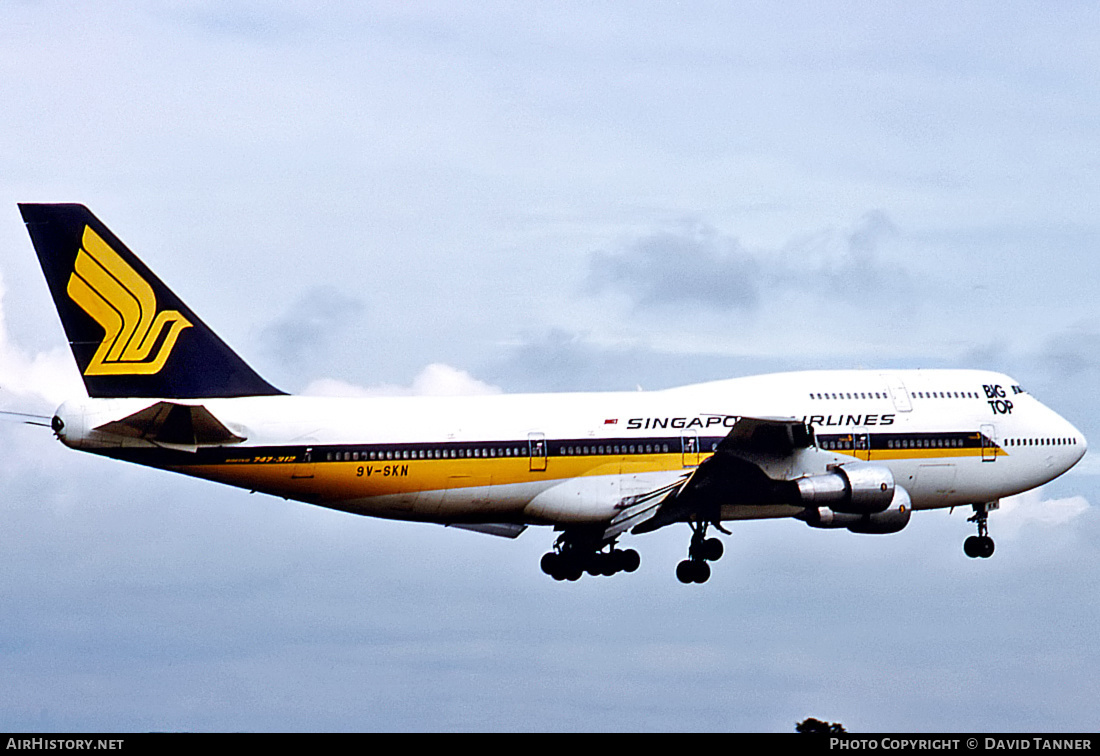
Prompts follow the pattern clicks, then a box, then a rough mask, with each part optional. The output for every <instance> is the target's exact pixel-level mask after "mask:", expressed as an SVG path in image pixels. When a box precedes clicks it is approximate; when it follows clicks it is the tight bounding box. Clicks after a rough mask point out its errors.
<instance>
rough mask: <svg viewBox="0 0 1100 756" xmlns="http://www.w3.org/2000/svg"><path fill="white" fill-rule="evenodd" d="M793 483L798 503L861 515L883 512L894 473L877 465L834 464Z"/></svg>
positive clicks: (889, 498)
mask: <svg viewBox="0 0 1100 756" xmlns="http://www.w3.org/2000/svg"><path fill="white" fill-rule="evenodd" d="M794 482H795V484H796V485H797V486H798V497H799V500H800V501H799V503H800V504H801V505H802V506H805V507H810V508H814V507H823V506H824V507H828V508H829V509H831V510H832V511H833V512H839V513H843V514H853V515H865V514H874V513H876V512H883V511H885V510H886V509H888V508H889V507H890V506H891V504H892V503H893V501H894V490H895V489H894V474H893V473H891V472H890V470H889V468H886V467H879V466H878V465H838V466H837V467H834V468H833V469H832V470H831V471H830V472H827V473H825V474H823V475H809V476H807V477H805V478H799V479H798V480H796V481H794Z"/></svg>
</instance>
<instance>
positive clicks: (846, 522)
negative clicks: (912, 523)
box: [796, 486, 913, 534]
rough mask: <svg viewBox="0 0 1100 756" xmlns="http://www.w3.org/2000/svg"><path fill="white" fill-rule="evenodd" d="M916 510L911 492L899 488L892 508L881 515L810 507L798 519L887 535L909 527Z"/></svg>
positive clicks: (858, 531) (810, 524) (825, 525)
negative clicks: (910, 496) (911, 498)
mask: <svg viewBox="0 0 1100 756" xmlns="http://www.w3.org/2000/svg"><path fill="white" fill-rule="evenodd" d="M912 511H913V504H912V502H911V501H910V499H909V492H908V491H906V490H905V489H904V488H902V487H901V486H897V487H895V488H894V491H893V499H892V500H891V501H890V505H889V506H888V507H886V509H884V510H882V511H880V512H866V513H864V514H853V513H851V512H838V511H836V510H834V509H832V508H830V507H807V508H806V511H804V512H802V513H801V514H799V515H796V516H797V517H798V519H800V520H803V521H805V523H806V524H807V525H809V526H810V527H811V528H848V530H850V531H852V532H853V533H872V534H885V533H897V532H898V531H899V530H901V529H902V528H904V527H905V526H906V525H908V524H909V517H910V515H911V514H912Z"/></svg>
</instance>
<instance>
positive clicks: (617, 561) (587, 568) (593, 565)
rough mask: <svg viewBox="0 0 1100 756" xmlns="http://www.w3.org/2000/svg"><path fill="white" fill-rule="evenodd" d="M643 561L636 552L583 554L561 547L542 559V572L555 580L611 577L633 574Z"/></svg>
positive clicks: (614, 550) (544, 555)
mask: <svg viewBox="0 0 1100 756" xmlns="http://www.w3.org/2000/svg"><path fill="white" fill-rule="evenodd" d="M641 563H642V558H641V557H640V556H638V552H637V551H635V550H634V549H616V548H611V549H610V550H609V551H584V550H581V549H577V548H569V547H568V546H567V547H565V548H561V549H559V550H557V551H551V552H548V553H546V554H543V556H542V562H541V566H542V571H543V572H545V573H546V574H547V575H549V576H550V577H552V578H554V579H555V580H570V581H573V580H580V577H581V575H583V574H584V573H586V572H587V573H588V574H589V575H600V576H605V577H610V576H611V575H615V574H617V573H619V572H634V571H635V570H637V569H638V567H639V566H640V565H641Z"/></svg>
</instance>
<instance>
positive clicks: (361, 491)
mask: <svg viewBox="0 0 1100 756" xmlns="http://www.w3.org/2000/svg"><path fill="white" fill-rule="evenodd" d="M548 461H549V464H548V465H547V469H546V470H545V471H532V470H531V469H530V460H529V459H528V458H527V457H512V458H507V457H505V458H501V457H497V458H493V459H416V460H386V461H383V462H315V463H312V464H307V463H282V462H280V463H249V462H241V461H238V462H235V463H226V464H217V465H186V466H180V467H171V468H170V469H172V470H175V471H177V472H182V473H186V474H189V475H196V476H199V477H203V478H209V479H212V480H218V481H221V482H223V483H228V484H231V485H236V486H240V487H243V488H257V489H261V490H279V491H283V490H293V491H303V492H304V491H309V492H312V493H316V494H319V495H321V496H322V497H324V498H356V497H361V496H381V495H385V494H395V493H412V492H416V491H435V490H443V489H448V488H471V487H475V486H484V485H487V484H489V483H490V482H491V484H492V485H494V486H496V485H508V484H512V483H530V482H535V481H548V480H549V481H561V480H568V479H570V478H582V477H587V476H595V475H622V474H639V473H645V472H662V471H667V470H683V471H685V473H686V472H690V471H691V470H692V469H694V468H690V467H688V468H685V467H683V465H682V463H681V455H680V453H679V452H677V453H675V454H671V453H670V454H654V455H640V456H639V455H636V456H632V457H629V458H625V459H623V460H621V461H619V460H615V461H609V460H608V459H607V458H601V457H551V458H550V459H549V460H548ZM305 467H312V468H313V477H311V478H301V477H292V476H295V475H300V474H302V473H303V472H304V470H303V468H305ZM360 469H361V470H362V474H360Z"/></svg>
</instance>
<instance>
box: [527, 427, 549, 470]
mask: <svg viewBox="0 0 1100 756" xmlns="http://www.w3.org/2000/svg"><path fill="white" fill-rule="evenodd" d="M527 450H528V453H529V455H530V459H531V467H530V469H531V472H543V471H545V470H546V436H545V435H544V434H542V433H528V434H527Z"/></svg>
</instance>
